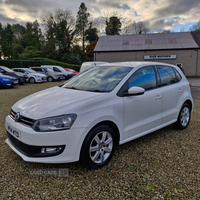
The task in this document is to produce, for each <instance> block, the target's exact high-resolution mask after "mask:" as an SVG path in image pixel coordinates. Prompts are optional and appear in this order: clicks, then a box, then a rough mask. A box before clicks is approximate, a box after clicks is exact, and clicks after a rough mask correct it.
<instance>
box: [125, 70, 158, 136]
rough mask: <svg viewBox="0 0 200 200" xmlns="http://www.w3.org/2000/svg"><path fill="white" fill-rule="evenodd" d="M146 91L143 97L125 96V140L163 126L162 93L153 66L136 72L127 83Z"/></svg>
mask: <svg viewBox="0 0 200 200" xmlns="http://www.w3.org/2000/svg"><path fill="white" fill-rule="evenodd" d="M126 84H128V88H130V87H133V86H138V87H142V88H144V89H145V93H144V94H143V95H137V96H125V97H123V100H124V139H128V138H131V137H134V136H135V137H137V135H139V134H142V133H143V134H145V132H146V131H149V130H151V129H154V128H155V127H158V126H160V125H161V106H162V91H161V88H158V87H157V78H156V73H155V68H154V67H153V66H149V67H144V68H141V69H139V70H138V71H136V72H135V73H134V74H133V75H132V76H131V78H130V79H129V80H128V82H127V83H126Z"/></svg>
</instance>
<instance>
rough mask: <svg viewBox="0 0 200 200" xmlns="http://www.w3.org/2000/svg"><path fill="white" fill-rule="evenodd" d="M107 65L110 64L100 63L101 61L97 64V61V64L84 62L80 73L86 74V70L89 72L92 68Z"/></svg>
mask: <svg viewBox="0 0 200 200" xmlns="http://www.w3.org/2000/svg"><path fill="white" fill-rule="evenodd" d="M105 63H108V62H99V61H97V62H96V61H95V62H94V61H88V62H84V63H82V65H81V68H80V73H81V72H84V71H86V70H88V69H90V68H92V67H97V66H99V65H102V64H105Z"/></svg>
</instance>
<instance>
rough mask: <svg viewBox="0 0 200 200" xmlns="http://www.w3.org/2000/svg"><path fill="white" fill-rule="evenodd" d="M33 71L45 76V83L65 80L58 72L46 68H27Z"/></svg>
mask: <svg viewBox="0 0 200 200" xmlns="http://www.w3.org/2000/svg"><path fill="white" fill-rule="evenodd" d="M29 68H30V69H33V70H35V71H36V72H37V73H41V74H45V75H46V76H47V81H49V82H52V81H60V80H65V77H64V76H63V74H62V73H60V72H54V71H53V70H52V69H51V68H46V67H29Z"/></svg>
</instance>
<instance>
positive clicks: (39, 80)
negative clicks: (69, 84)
mask: <svg viewBox="0 0 200 200" xmlns="http://www.w3.org/2000/svg"><path fill="white" fill-rule="evenodd" d="M35 82H37V83H43V82H47V78H46V77H42V78H35Z"/></svg>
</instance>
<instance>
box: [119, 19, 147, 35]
mask: <svg viewBox="0 0 200 200" xmlns="http://www.w3.org/2000/svg"><path fill="white" fill-rule="evenodd" d="M148 32H149V28H148V27H147V25H146V24H145V23H144V22H142V21H140V22H135V21H134V22H126V21H124V24H123V29H122V31H121V34H122V35H129V34H146V33H148Z"/></svg>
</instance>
